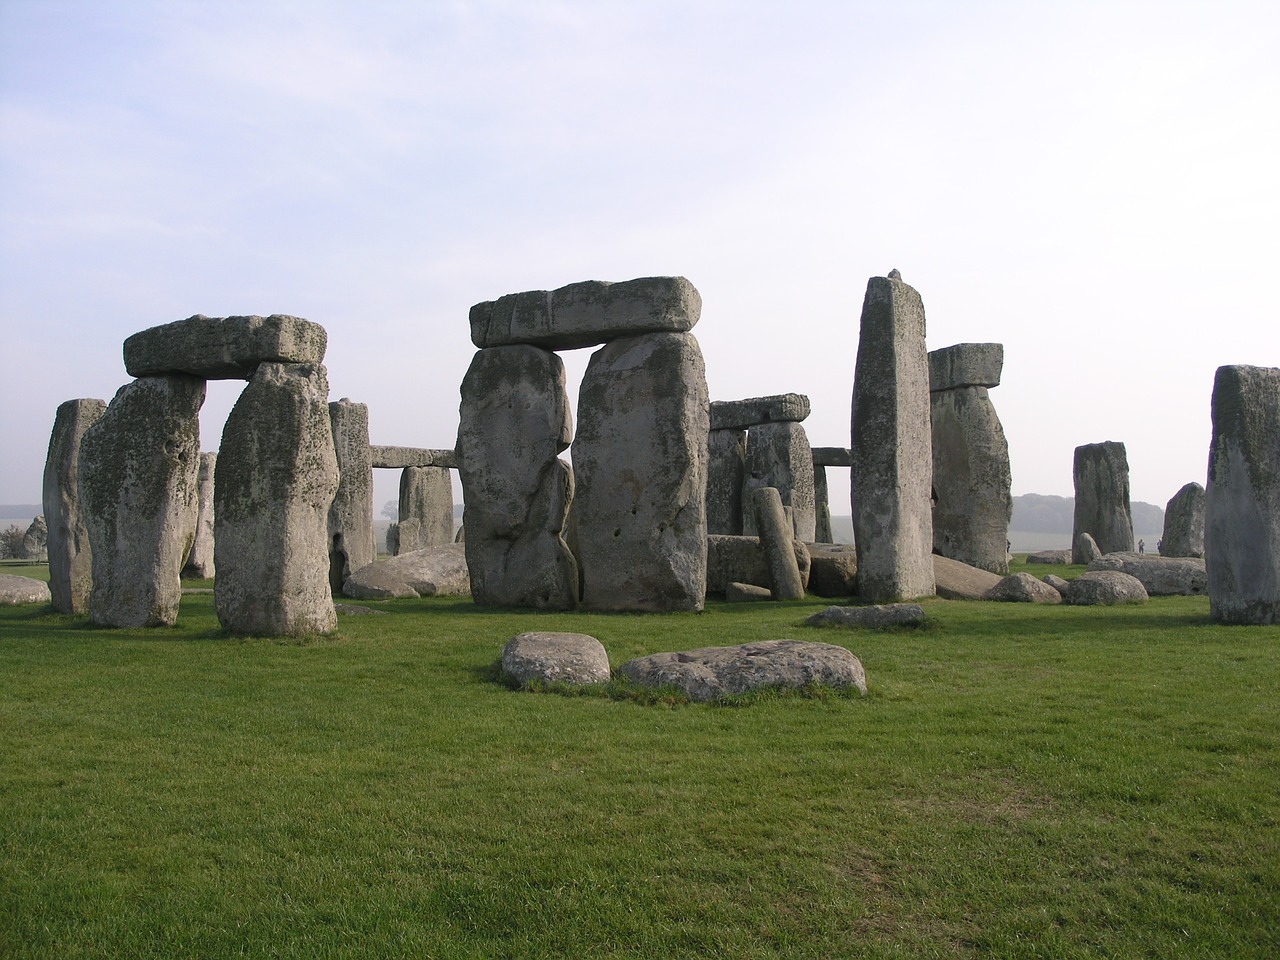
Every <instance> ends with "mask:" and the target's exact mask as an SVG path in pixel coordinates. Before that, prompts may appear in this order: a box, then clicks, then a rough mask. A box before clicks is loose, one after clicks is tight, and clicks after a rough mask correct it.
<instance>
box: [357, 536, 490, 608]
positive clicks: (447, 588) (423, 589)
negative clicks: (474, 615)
mask: <svg viewBox="0 0 1280 960" xmlns="http://www.w3.org/2000/svg"><path fill="white" fill-rule="evenodd" d="M342 594H343V596H346V597H351V598H352V599H355V600H386V599H393V598H397V597H468V596H470V595H471V577H470V576H469V575H468V574H467V555H466V547H465V546H464V545H463V544H461V543H446V544H441V545H440V546H436V547H426V548H425V549H422V550H414V551H411V552H410V553H402V554H400V555H399V556H398V557H388V558H387V559H385V560H375V561H374V562H373V563H370V564H367V565H366V566H364V567H361V568H360V569H359V570H357V571H356V572H355V573H353V574H352V575H351V576H350V577H348V578H347V580H346V582H345V583H344V584H343V585H342Z"/></svg>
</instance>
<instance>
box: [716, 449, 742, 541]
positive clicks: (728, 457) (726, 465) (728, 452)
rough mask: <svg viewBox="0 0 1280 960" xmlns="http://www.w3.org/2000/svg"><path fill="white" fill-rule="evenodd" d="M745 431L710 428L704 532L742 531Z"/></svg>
mask: <svg viewBox="0 0 1280 960" xmlns="http://www.w3.org/2000/svg"><path fill="white" fill-rule="evenodd" d="M746 465H747V431H745V430H712V431H711V433H710V435H709V442H708V457H707V532H708V533H713V534H722V535H724V536H729V537H738V536H741V535H742V521H743V510H742V489H743V484H744V481H745V480H746V476H747V466H746Z"/></svg>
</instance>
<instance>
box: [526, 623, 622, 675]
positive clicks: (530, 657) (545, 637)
mask: <svg viewBox="0 0 1280 960" xmlns="http://www.w3.org/2000/svg"><path fill="white" fill-rule="evenodd" d="M502 670H503V672H504V673H506V674H507V675H508V676H510V677H512V678H513V679H514V680H516V681H517V682H518V683H519V684H520V686H522V687H528V686H529V685H530V684H531V683H534V682H541V683H574V684H588V683H608V682H609V676H610V673H609V655H608V654H607V653H606V652H605V649H604V645H603V644H602V643H601V642H600V641H599V640H597V639H596V638H595V637H591V636H588V635H587V634H585V633H547V632H541V631H534V632H531V633H522V634H519V635H518V636H515V637H512V638H511V639H510V640H508V641H507V645H506V646H505V647H503V648H502Z"/></svg>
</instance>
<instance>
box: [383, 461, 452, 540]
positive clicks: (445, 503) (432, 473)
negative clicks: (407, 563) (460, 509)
mask: <svg viewBox="0 0 1280 960" xmlns="http://www.w3.org/2000/svg"><path fill="white" fill-rule="evenodd" d="M399 523H400V546H399V547H398V548H397V550H396V553H397V554H401V553H412V552H413V551H415V550H422V549H425V548H426V547H438V546H442V545H444V544H446V543H453V475H452V474H451V473H450V472H449V470H448V469H446V468H445V467H405V468H404V469H403V470H402V471H400V516H399Z"/></svg>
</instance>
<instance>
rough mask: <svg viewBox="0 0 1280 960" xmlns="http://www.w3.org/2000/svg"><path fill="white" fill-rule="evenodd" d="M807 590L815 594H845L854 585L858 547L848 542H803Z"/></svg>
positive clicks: (849, 594) (853, 591)
mask: <svg viewBox="0 0 1280 960" xmlns="http://www.w3.org/2000/svg"><path fill="white" fill-rule="evenodd" d="M805 546H806V547H807V548H808V551H809V592H810V593H812V594H815V595H816V596H819V597H849V596H852V595H853V594H854V593H856V592H857V589H858V551H857V548H855V547H854V546H853V544H850V543H807V544H805Z"/></svg>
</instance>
